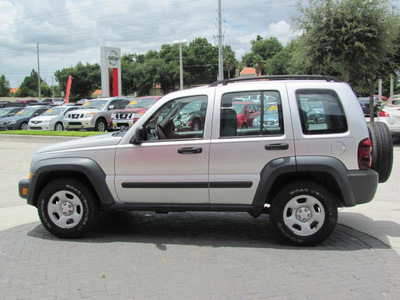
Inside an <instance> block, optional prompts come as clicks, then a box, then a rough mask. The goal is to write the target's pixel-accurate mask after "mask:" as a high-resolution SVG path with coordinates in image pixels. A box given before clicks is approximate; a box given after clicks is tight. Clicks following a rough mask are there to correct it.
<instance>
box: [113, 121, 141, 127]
mask: <svg viewBox="0 0 400 300" xmlns="http://www.w3.org/2000/svg"><path fill="white" fill-rule="evenodd" d="M137 120H138V119H136V120H135V121H137ZM135 121H134V120H118V121H115V120H114V121H113V122H112V126H111V128H112V129H121V128H122V127H131V126H132V125H133V124H134V123H135Z"/></svg>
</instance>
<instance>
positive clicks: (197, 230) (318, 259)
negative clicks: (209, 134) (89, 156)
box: [0, 135, 400, 300]
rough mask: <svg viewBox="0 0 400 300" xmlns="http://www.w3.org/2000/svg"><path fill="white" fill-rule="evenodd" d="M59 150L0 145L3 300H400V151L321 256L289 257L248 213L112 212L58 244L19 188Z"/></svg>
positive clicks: (315, 250) (294, 253) (16, 142)
mask: <svg viewBox="0 0 400 300" xmlns="http://www.w3.org/2000/svg"><path fill="white" fill-rule="evenodd" d="M61 139H64V140H65V139H68V138H52V137H27V136H25V137H22V136H6V135H0V157H1V159H0V169H1V170H2V171H1V172H0V186H1V191H2V197H0V270H1V271H0V291H1V292H0V294H1V297H0V298H1V299H363V300H364V299H399V298H400V204H399V200H398V197H399V195H398V194H399V191H400V190H399V186H400V178H399V176H398V172H399V169H400V161H399V160H400V141H397V140H395V148H394V153H395V161H394V168H393V172H392V176H391V177H390V179H389V181H388V182H387V183H385V184H380V185H379V189H378V191H377V194H376V196H375V198H374V200H373V201H372V202H370V203H367V204H364V205H360V206H357V207H354V208H345V209H341V210H340V212H339V224H338V226H337V227H336V228H335V230H334V232H333V234H332V235H331V236H330V237H329V238H328V239H327V240H326V241H324V242H323V243H321V244H320V245H318V246H315V247H291V246H287V245H285V244H282V243H280V242H279V241H278V240H277V239H276V238H275V237H274V236H273V234H272V231H271V227H270V224H269V218H268V216H261V217H259V218H253V217H251V216H250V215H248V214H246V213H170V214H165V215H164V214H154V213H149V212H140V213H138V212H109V213H105V214H103V216H102V222H101V224H100V225H99V227H98V228H97V229H96V230H95V231H93V232H91V233H90V234H88V236H86V237H85V238H83V239H78V240H60V239H58V238H55V237H53V236H52V235H51V234H49V233H48V232H47V231H46V230H45V229H44V228H43V226H42V225H41V224H40V222H39V219H38V216H37V212H36V209H35V208H34V207H30V206H28V205H26V203H25V200H24V199H21V198H19V196H18V191H17V184H18V181H19V180H20V179H22V178H26V177H27V176H28V172H29V164H30V160H31V157H32V154H33V153H34V151H35V150H36V149H37V148H40V147H42V146H45V145H47V144H51V143H55V142H58V141H60V140H61Z"/></svg>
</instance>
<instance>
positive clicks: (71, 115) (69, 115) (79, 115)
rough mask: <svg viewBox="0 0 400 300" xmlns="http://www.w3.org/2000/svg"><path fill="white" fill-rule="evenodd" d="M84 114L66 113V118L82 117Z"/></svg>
mask: <svg viewBox="0 0 400 300" xmlns="http://www.w3.org/2000/svg"><path fill="white" fill-rule="evenodd" d="M83 116H84V114H68V118H70V119H80V118H83Z"/></svg>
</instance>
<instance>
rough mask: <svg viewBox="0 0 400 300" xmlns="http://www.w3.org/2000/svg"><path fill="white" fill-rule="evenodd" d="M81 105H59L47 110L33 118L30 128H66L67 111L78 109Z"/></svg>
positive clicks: (60, 129)
mask: <svg viewBox="0 0 400 300" xmlns="http://www.w3.org/2000/svg"><path fill="white" fill-rule="evenodd" d="M78 108H79V106H57V107H52V108H50V109H48V110H46V111H45V112H44V113H43V114H41V115H40V116H37V117H35V118H32V119H30V120H29V123H28V130H55V131H63V130H64V124H63V120H64V116H65V114H66V113H67V112H69V111H72V110H76V109H78Z"/></svg>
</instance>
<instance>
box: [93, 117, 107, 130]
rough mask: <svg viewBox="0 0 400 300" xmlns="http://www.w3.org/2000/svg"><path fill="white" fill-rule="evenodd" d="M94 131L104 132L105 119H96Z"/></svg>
mask: <svg viewBox="0 0 400 300" xmlns="http://www.w3.org/2000/svg"><path fill="white" fill-rule="evenodd" d="M94 130H95V131H100V132H104V131H107V123H106V121H105V120H103V119H100V120H97V121H96V125H95V127H94Z"/></svg>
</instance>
